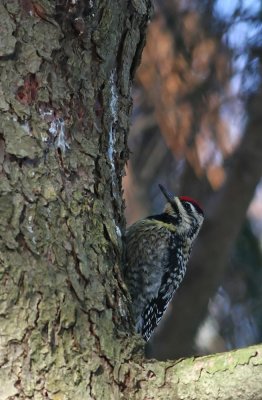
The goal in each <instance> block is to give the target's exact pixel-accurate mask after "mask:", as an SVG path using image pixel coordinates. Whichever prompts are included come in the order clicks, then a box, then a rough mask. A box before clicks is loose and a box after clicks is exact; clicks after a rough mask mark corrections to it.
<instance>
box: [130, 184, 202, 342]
mask: <svg viewBox="0 0 262 400" xmlns="http://www.w3.org/2000/svg"><path fill="white" fill-rule="evenodd" d="M159 186H160V189H161V191H162V193H163V194H164V196H165V197H166V199H167V201H168V203H167V204H166V206H165V208H164V211H163V213H162V214H159V215H154V216H150V217H147V218H145V219H142V220H140V221H137V222H135V223H134V224H133V225H132V226H130V227H129V228H128V229H127V232H126V264H125V268H124V277H125V281H126V284H127V286H128V289H129V292H130V295H131V299H132V309H133V314H134V318H135V324H136V331H137V332H138V333H141V334H142V336H143V337H144V339H145V340H148V339H149V338H150V336H151V334H152V333H153V331H154V329H155V328H156V326H157V324H158V323H159V321H160V319H161V318H162V315H163V313H164V312H165V310H166V308H167V305H168V303H169V301H170V300H171V299H172V297H173V295H174V293H175V291H176V290H177V288H178V287H179V285H180V283H181V281H182V279H183V278H184V275H185V272H186V265H187V262H188V259H189V256H190V252H191V247H192V243H193V241H194V239H195V238H196V237H197V235H198V232H199V230H200V228H201V225H202V223H203V220H204V214H203V211H202V209H201V207H200V206H199V204H198V203H197V202H196V201H195V200H193V199H191V198H189V197H184V196H182V197H174V199H172V198H171V197H170V196H169V195H168V193H167V192H166V190H165V189H164V187H163V186H162V185H159Z"/></svg>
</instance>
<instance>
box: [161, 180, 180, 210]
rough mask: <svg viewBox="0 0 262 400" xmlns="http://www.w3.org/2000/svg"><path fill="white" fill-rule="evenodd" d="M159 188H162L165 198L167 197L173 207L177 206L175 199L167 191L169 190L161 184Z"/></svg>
mask: <svg viewBox="0 0 262 400" xmlns="http://www.w3.org/2000/svg"><path fill="white" fill-rule="evenodd" d="M158 186H159V189H160V190H161V192H162V193H163V195H164V196H165V198H166V199H167V201H168V203H170V204H171V205H172V207H176V208H177V205H176V203H175V201H174V199H172V197H171V195H170V194H169V193H168V192H167V190H166V189H165V188H164V186H163V185H161V184H159V185H158Z"/></svg>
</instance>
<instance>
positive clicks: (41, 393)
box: [0, 0, 262, 400]
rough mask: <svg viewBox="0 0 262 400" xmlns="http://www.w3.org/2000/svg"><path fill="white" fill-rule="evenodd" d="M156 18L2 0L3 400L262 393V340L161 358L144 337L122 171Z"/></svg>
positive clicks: (115, 5) (114, 8) (143, 4)
mask: <svg viewBox="0 0 262 400" xmlns="http://www.w3.org/2000/svg"><path fill="white" fill-rule="evenodd" d="M149 13H150V4H149V2H148V1H147V0H145V1H141V0H140V1H137V0H132V1H123V2H121V4H120V2H118V1H117V0H107V1H100V2H95V1H91V0H90V1H73V0H72V1H63V0H61V1H47V0H40V1H38V2H33V1H31V0H20V1H19V0H13V1H7V0H6V1H5V0H4V1H3V2H1V4H0V19H1V21H2V22H1V43H0V74H1V86H0V93H1V97H0V114H1V117H0V174H1V177H0V214H1V218H0V280H1V285H0V338H1V341H0V399H1V400H13V399H36V400H38V399H52V400H67V399H70V400H71V399H79V400H80V399H168V398H170V399H206V398H209V399H210V398H214V399H216V398H217V399H231V398H232V399H233V398H236V397H239V398H240V399H242V398H243V399H255V398H256V399H258V398H259V393H260V398H262V393H261V387H262V384H261V382H262V350H261V348H259V347H258V348H257V349H254V348H250V349H245V350H240V351H237V352H234V353H232V354H231V353H228V354H226V355H219V356H211V357H204V358H201V359H197V360H194V359H187V360H180V361H176V362H168V363H158V362H150V361H145V360H144V358H143V356H142V354H143V353H142V352H143V342H142V341H141V339H139V338H138V337H137V336H136V335H134V332H133V327H132V321H131V318H130V317H129V315H130V313H129V309H128V301H127V297H128V296H127V292H126V289H125V285H123V284H122V280H121V272H120V264H121V253H122V252H121V247H122V236H121V235H122V233H121V232H123V230H124V221H123V217H122V215H123V203H122V196H121V194H122V193H121V177H122V175H123V169H124V165H125V162H126V159H127V144H126V140H127V132H128V127H129V113H130V109H131V97H130V88H131V81H132V77H133V74H134V71H135V69H136V66H137V65H138V63H139V60H140V55H141V51H142V49H143V44H144V39H145V29H146V25H147V22H148V17H149ZM242 386H244V387H243V388H242ZM241 393H242V394H241ZM243 393H244V394H243ZM241 396H242V397H241ZM243 396H244V397H243Z"/></svg>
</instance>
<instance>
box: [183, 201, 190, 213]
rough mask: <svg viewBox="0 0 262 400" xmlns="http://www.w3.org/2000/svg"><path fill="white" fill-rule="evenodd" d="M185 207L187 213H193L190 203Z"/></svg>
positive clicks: (185, 204) (186, 203)
mask: <svg viewBox="0 0 262 400" xmlns="http://www.w3.org/2000/svg"><path fill="white" fill-rule="evenodd" d="M184 207H185V209H186V210H187V211H189V212H191V211H192V207H191V204H190V203H188V202H185V203H184Z"/></svg>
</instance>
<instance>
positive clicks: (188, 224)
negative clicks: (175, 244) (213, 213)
mask: <svg viewBox="0 0 262 400" xmlns="http://www.w3.org/2000/svg"><path fill="white" fill-rule="evenodd" d="M159 187H160V190H161V192H162V193H163V195H164V196H165V198H166V199H167V204H166V205H165V208H164V213H166V214H169V215H171V216H173V217H175V219H176V221H177V222H176V227H177V231H178V233H179V234H181V235H185V236H188V235H189V236H190V237H191V238H192V240H194V239H195V237H196V236H197V234H198V232H199V230H200V228H201V225H202V223H203V221H204V212H203V210H202V207H201V206H200V205H199V203H198V202H197V201H196V200H194V199H192V198H191V197H187V196H180V197H176V196H175V197H173V198H172V197H171V196H170V195H169V193H168V192H167V190H166V189H165V188H164V187H163V186H162V185H159Z"/></svg>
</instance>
